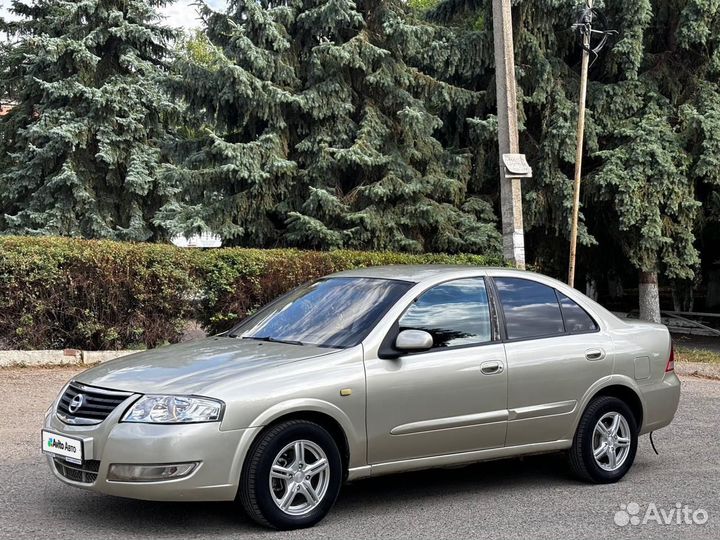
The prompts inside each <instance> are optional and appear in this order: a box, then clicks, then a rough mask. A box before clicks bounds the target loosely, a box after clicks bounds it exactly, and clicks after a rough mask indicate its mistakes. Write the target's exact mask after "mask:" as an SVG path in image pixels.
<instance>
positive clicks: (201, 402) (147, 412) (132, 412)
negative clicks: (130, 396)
mask: <svg viewBox="0 0 720 540" xmlns="http://www.w3.org/2000/svg"><path fill="white" fill-rule="evenodd" d="M223 406H224V404H223V402H222V401H217V400H215V399H209V398H201V397H192V396H143V397H141V398H140V399H139V400H138V401H136V402H135V403H134V404H133V406H132V407H130V409H128V411H127V412H126V413H125V416H123V419H122V421H123V422H135V423H142V424H192V423H196V422H217V421H219V420H220V417H221V416H222V411H223Z"/></svg>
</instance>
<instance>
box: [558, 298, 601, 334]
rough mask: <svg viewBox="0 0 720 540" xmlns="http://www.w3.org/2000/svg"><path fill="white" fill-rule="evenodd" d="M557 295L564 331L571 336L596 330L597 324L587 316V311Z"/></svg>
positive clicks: (568, 299)
mask: <svg viewBox="0 0 720 540" xmlns="http://www.w3.org/2000/svg"><path fill="white" fill-rule="evenodd" d="M557 295H558V299H559V300H560V307H561V308H562V314H563V318H564V319H565V330H567V331H568V332H570V333H571V334H582V333H584V332H594V331H595V330H597V329H598V326H597V324H596V323H595V321H594V320H593V319H592V317H590V315H588V314H587V311H585V310H584V309H583V308H581V307H580V306H578V305H577V304H576V303H575V302H574V301H572V300H571V299H570V298H568V297H567V296H565V295H564V294H563V293H561V292H559V291H558V293H557Z"/></svg>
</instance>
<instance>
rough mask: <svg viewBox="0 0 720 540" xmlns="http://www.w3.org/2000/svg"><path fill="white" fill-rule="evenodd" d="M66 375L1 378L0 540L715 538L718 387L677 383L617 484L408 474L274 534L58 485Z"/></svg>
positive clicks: (525, 470) (204, 514) (539, 460)
mask: <svg viewBox="0 0 720 540" xmlns="http://www.w3.org/2000/svg"><path fill="white" fill-rule="evenodd" d="M74 373H75V371H73V370H71V369H47V370H40V369H17V370H0V396H2V398H1V399H0V441H1V444H0V451H1V452H2V453H1V454H0V456H2V458H1V459H0V487H1V489H0V538H13V539H25V538H33V539H34V538H39V539H53V540H54V539H59V538H62V539H64V540H65V539H72V540H75V539H83V540H84V539H96V538H97V539H100V538H102V539H116V538H117V539H123V540H132V539H139V538H203V539H218V538H233V539H240V538H260V537H263V538H265V537H267V538H270V537H272V538H278V539H285V538H342V539H346V538H408V539H410V538H412V539H419V538H428V539H440V538H462V539H469V538H522V539H532V538H553V539H557V538H562V539H570V538H610V537H614V538H693V539H695V538H713V539H717V538H720V501H719V499H720V497H719V495H720V453H719V452H718V449H719V448H718V447H719V446H720V444H719V440H720V439H719V430H718V420H719V419H720V382H715V381H707V380H702V379H694V378H685V379H684V380H683V396H682V401H681V403H680V409H679V411H678V415H677V417H676V419H675V421H674V422H673V424H672V425H671V426H670V427H668V428H666V429H664V430H661V431H659V432H657V433H656V434H655V443H656V446H657V447H658V450H659V452H660V455H659V456H656V455H655V454H654V453H653V451H652V449H651V447H650V443H649V441H648V437H646V436H645V437H642V438H641V441H640V448H639V450H638V455H637V458H636V460H635V465H634V466H633V468H632V469H631V471H630V473H629V474H628V475H627V476H626V478H625V479H624V480H623V481H622V482H620V483H618V484H614V485H606V486H591V485H585V484H581V483H578V482H576V481H575V480H574V479H572V478H571V477H570V476H569V474H568V472H567V468H566V466H565V462H564V459H563V457H562V456H561V455H547V456H536V457H529V458H525V459H522V460H520V459H513V460H504V461H496V462H491V463H485V464H479V465H473V466H470V467H465V468H461V469H448V470H437V471H427V472H418V473H409V474H404V475H396V476H390V477H384V478H377V479H369V480H364V481H360V482H356V483H354V484H352V485H347V486H345V487H344V488H343V490H342V492H341V494H340V498H339V500H338V502H337V504H336V506H335V508H334V509H333V511H332V512H331V514H330V515H329V516H328V517H327V518H326V519H325V520H324V521H323V522H321V523H320V524H319V525H317V526H316V527H315V528H312V529H306V530H301V531H292V532H280V533H278V532H270V531H266V530H265V529H262V528H259V527H257V526H255V525H254V524H253V523H252V522H250V521H249V520H248V519H247V518H246V517H245V516H244V515H243V514H242V511H241V510H240V509H239V508H238V507H236V506H235V505H234V504H232V503H201V504H198V503H181V504H178V503H148V502H141V501H133V500H125V499H118V498H113V497H109V496H104V495H98V494H94V493H90V492H85V491H82V490H77V489H74V488H71V487H68V486H65V485H63V484H62V483H60V482H59V481H57V480H56V479H55V478H54V477H53V476H52V475H51V473H50V471H49V469H48V467H47V464H46V462H45V459H44V457H43V456H42V455H41V454H40V449H39V444H40V442H39V441H40V426H41V421H42V416H43V412H44V410H45V409H46V408H47V407H48V405H49V404H50V403H51V401H52V399H53V398H54V396H55V394H56V393H57V392H58V391H59V390H60V388H61V386H62V384H63V383H64V382H65V381H66V380H67V379H69V378H70V377H71V376H72V375H73V374H74ZM630 503H636V504H637V505H639V513H638V514H637V516H634V517H639V518H640V519H641V520H642V518H643V517H644V516H645V513H646V511H647V508H648V506H649V505H650V504H651V503H654V504H655V505H656V509H657V510H658V513H657V514H652V515H651V517H652V516H659V512H660V511H664V512H666V513H667V512H669V511H672V510H674V509H675V508H676V505H677V504H680V505H688V506H689V507H691V509H692V510H693V511H694V510H704V511H705V512H706V517H707V521H706V522H705V523H704V524H702V525H699V524H690V525H687V524H677V523H675V522H673V523H672V524H658V523H657V522H656V521H654V520H653V519H651V520H650V521H649V522H646V523H645V524H643V523H642V522H641V523H640V524H637V525H633V524H627V525H624V526H621V525H617V524H616V523H615V517H616V513H617V512H619V511H621V506H620V505H628V504H630ZM629 508H630V509H631V510H635V509H636V507H635V506H633V505H631V506H630V507H629ZM630 517H631V516H629V515H628V514H619V515H618V518H617V519H618V521H619V522H621V523H622V522H623V521H625V522H627V520H628V519H629V518H630ZM698 517H699V518H700V519H702V517H703V514H698ZM659 519H662V518H661V516H659Z"/></svg>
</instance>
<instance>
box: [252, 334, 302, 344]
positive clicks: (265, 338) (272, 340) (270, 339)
mask: <svg viewBox="0 0 720 540" xmlns="http://www.w3.org/2000/svg"><path fill="white" fill-rule="evenodd" d="M242 339H254V340H256V341H267V342H269V343H285V344H287V345H305V344H304V343H303V342H302V341H295V340H292V339H278V338H274V337H272V336H243V338H242Z"/></svg>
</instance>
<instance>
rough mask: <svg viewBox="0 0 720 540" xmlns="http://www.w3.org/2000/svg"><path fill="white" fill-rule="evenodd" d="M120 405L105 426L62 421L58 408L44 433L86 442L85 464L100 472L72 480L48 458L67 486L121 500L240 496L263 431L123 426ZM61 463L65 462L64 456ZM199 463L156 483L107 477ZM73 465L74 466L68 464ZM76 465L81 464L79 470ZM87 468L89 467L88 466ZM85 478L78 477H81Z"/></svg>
mask: <svg viewBox="0 0 720 540" xmlns="http://www.w3.org/2000/svg"><path fill="white" fill-rule="evenodd" d="M121 413H122V407H118V409H116V410H115V411H114V412H113V413H112V414H111V415H110V416H108V418H106V419H105V420H104V421H103V422H102V423H100V424H97V425H94V426H74V425H68V424H65V423H63V422H62V421H60V419H58V418H57V416H56V415H55V412H54V407H53V409H52V410H51V412H49V414H48V415H47V416H46V418H45V422H44V429H46V430H48V431H52V432H54V433H57V434H59V435H66V436H68V437H74V438H76V439H82V440H83V447H84V463H86V464H87V465H89V466H90V467H89V468H96V469H97V472H96V476H95V474H85V475H82V479H83V480H84V481H73V480H71V479H69V478H68V477H67V476H68V475H67V471H64V472H65V474H62V472H63V471H62V468H63V463H64V462H62V461H61V463H60V465H58V464H56V461H55V459H56V458H54V457H52V456H48V463H49V465H50V468H51V470H52V471H53V473H54V474H55V476H56V477H57V478H58V479H59V480H61V481H62V482H64V483H66V484H69V485H72V486H76V487H79V488H83V489H88V490H91V491H97V492H100V493H105V494H108V495H115V496H118V497H129V498H133V499H142V500H153V501H228V500H233V499H234V498H235V495H236V494H237V488H238V484H239V480H240V471H241V468H242V462H243V459H244V457H245V454H246V453H247V449H248V448H249V446H250V444H251V442H252V439H253V437H254V435H255V433H256V432H257V430H258V429H259V428H249V429H239V430H232V431H222V430H221V429H220V423H219V422H212V423H204V424H185V425H157V424H132V423H119V419H120V415H121ZM60 459H61V460H62V458H60ZM190 461H197V462H199V463H200V465H199V466H198V467H197V468H196V469H195V470H194V471H193V472H192V473H191V474H190V475H189V476H186V477H183V478H178V479H172V480H162V481H156V482H114V481H109V480H108V479H107V473H108V469H109V467H110V464H113V463H122V464H164V463H184V462H190ZM68 465H69V464H68ZM75 467H77V466H75ZM84 468H87V467H84ZM79 476H80V475H78V474H73V477H75V478H78V477H79Z"/></svg>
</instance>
